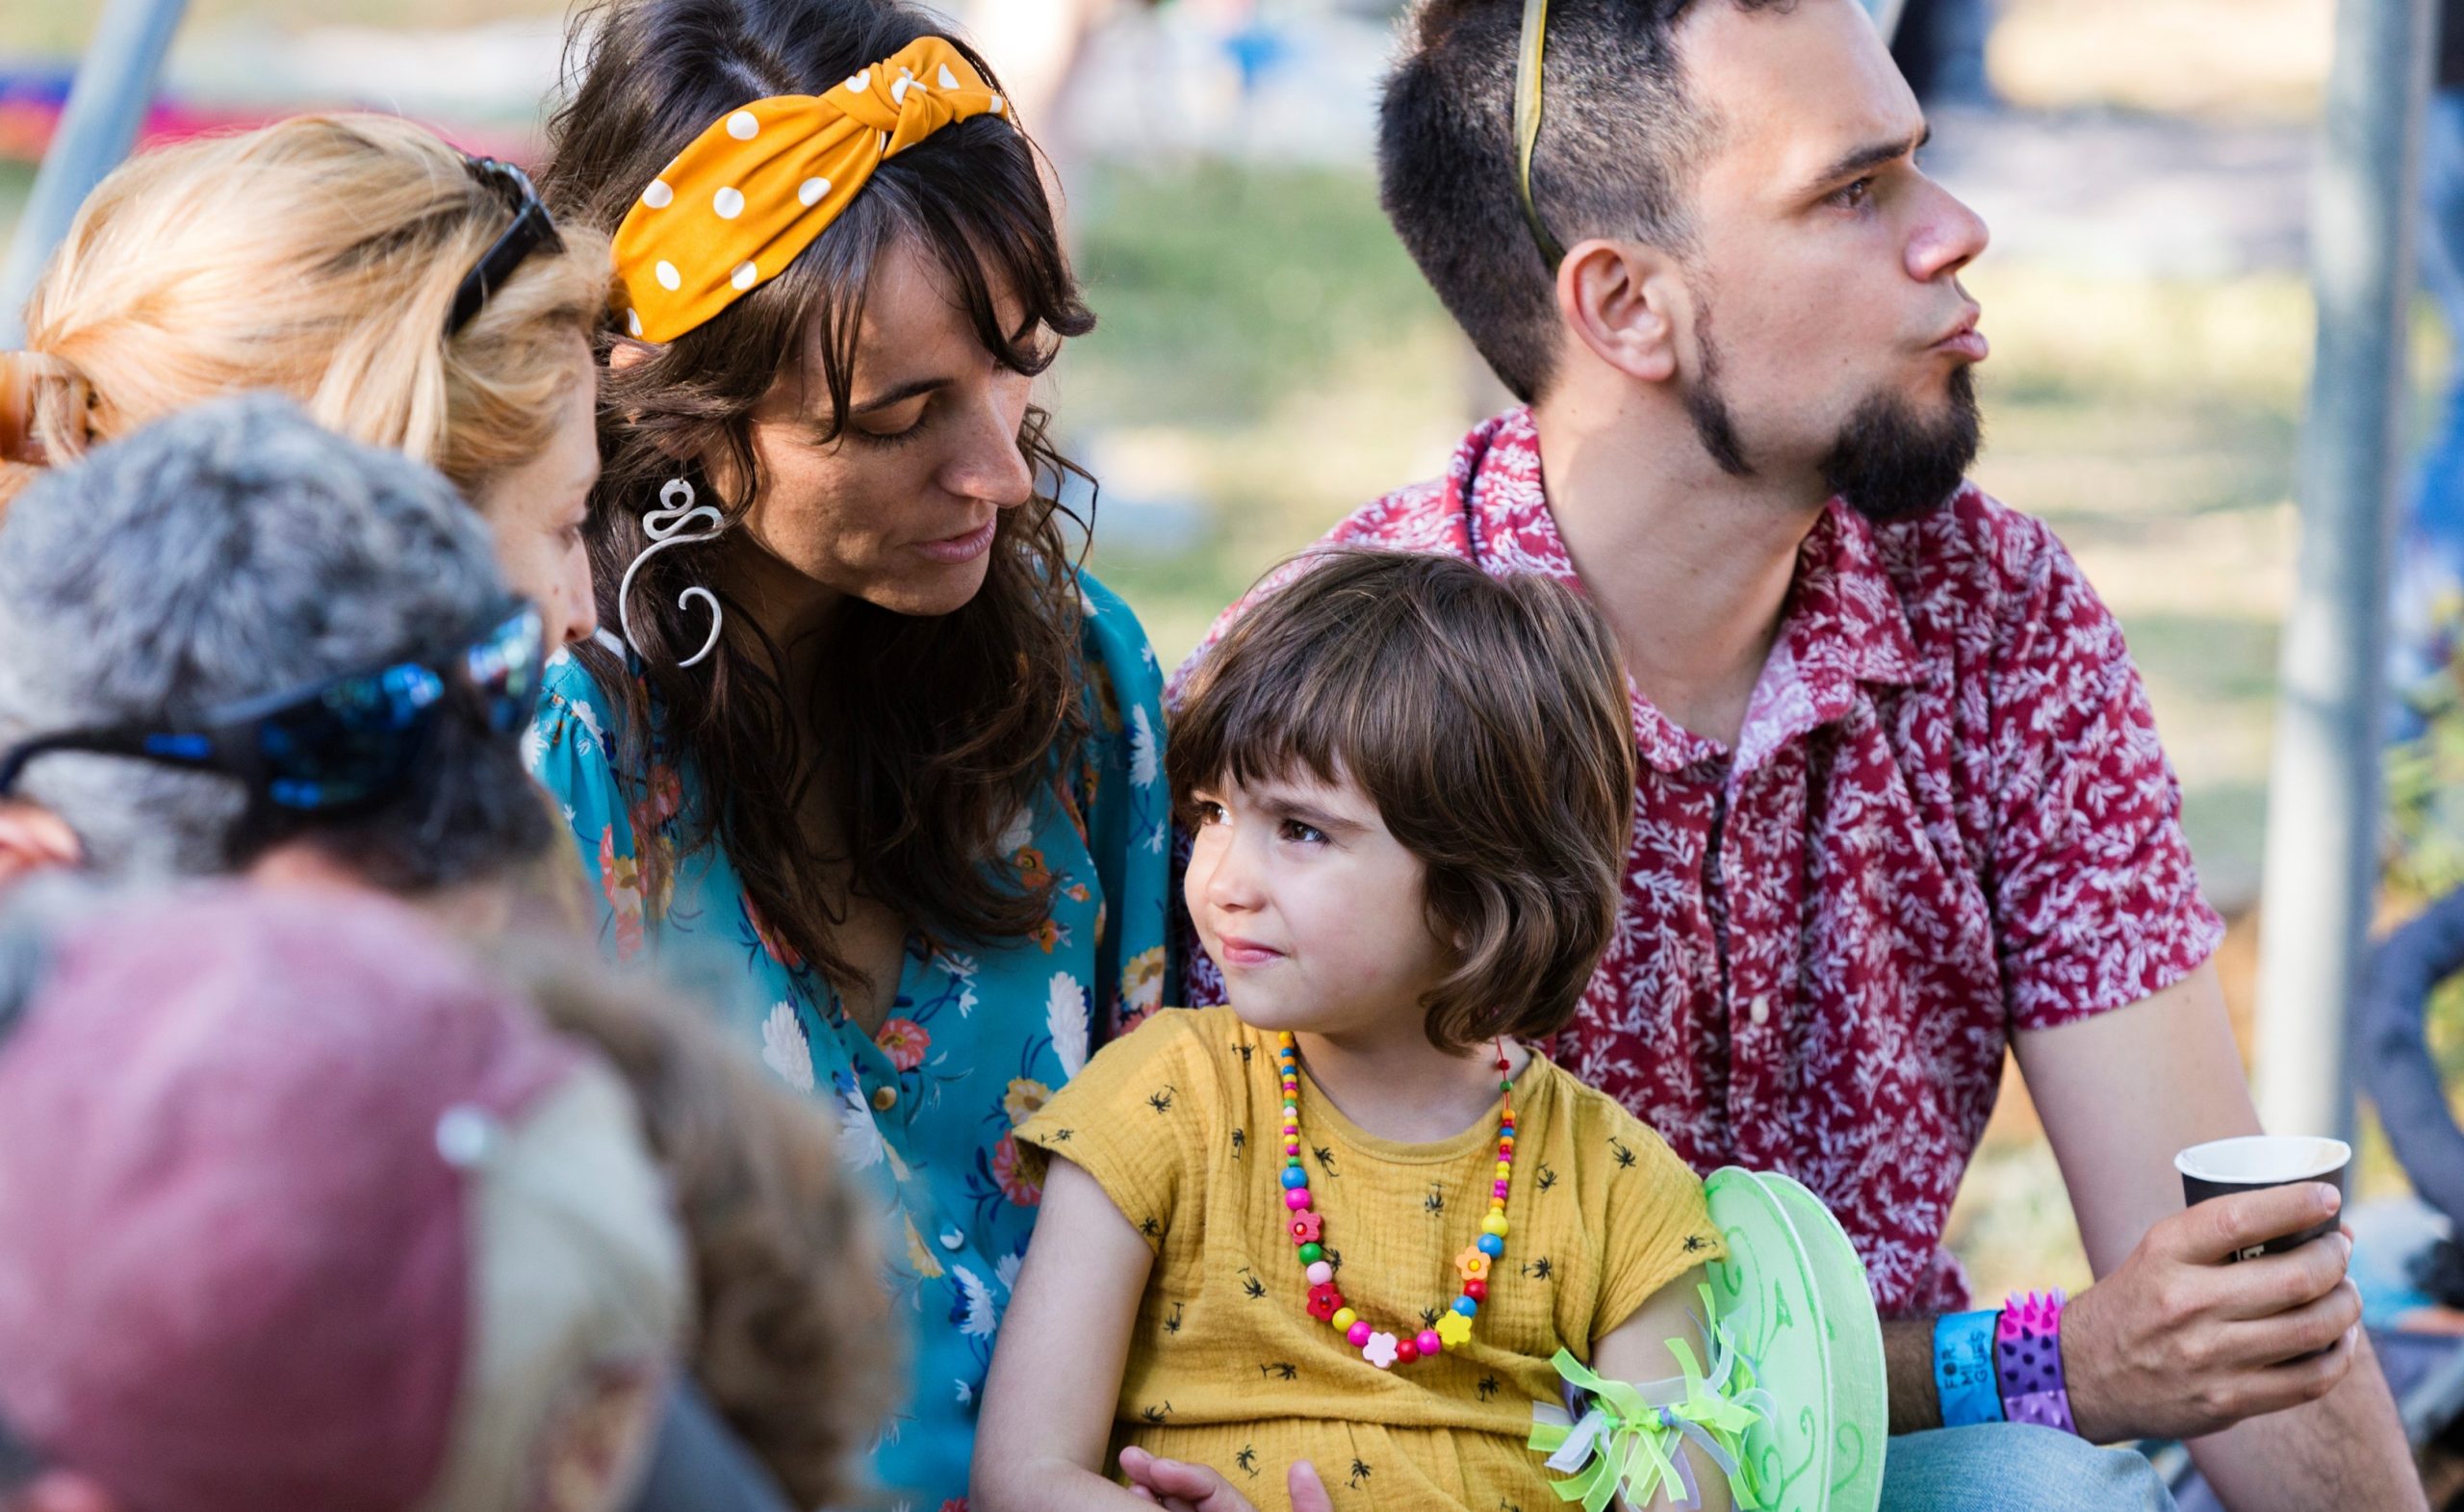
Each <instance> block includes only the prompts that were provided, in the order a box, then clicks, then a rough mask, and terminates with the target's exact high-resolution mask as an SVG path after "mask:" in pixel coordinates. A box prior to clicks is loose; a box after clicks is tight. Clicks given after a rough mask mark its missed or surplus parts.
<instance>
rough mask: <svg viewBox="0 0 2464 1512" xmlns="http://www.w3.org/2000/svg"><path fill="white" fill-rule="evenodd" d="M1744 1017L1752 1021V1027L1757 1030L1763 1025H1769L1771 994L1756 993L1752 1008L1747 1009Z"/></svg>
mask: <svg viewBox="0 0 2464 1512" xmlns="http://www.w3.org/2000/svg"><path fill="white" fill-rule="evenodd" d="M1745 1016H1746V1017H1748V1018H1751V1019H1753V1020H1754V1027H1755V1028H1757V1029H1759V1028H1761V1027H1762V1026H1763V1025H1764V1024H1767V1023H1769V1022H1770V1021H1771V994H1770V993H1768V992H1760V993H1757V994H1756V995H1755V999H1754V1002H1753V1004H1752V1006H1751V1007H1749V1008H1747V1010H1746V1012H1745Z"/></svg>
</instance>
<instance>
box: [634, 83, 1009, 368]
mask: <svg viewBox="0 0 2464 1512" xmlns="http://www.w3.org/2000/svg"><path fill="white" fill-rule="evenodd" d="M1008 114H1009V106H1008V104H1007V102H1005V101H1004V100H1003V99H1002V98H1001V96H1000V95H999V94H997V93H995V92H994V91H993V89H992V87H991V85H989V84H988V83H987V82H986V81H985V78H984V76H983V75H982V74H980V73H978V72H976V70H975V65H974V64H970V63H969V62H967V60H966V56H965V55H964V54H963V53H961V52H960V51H959V50H958V49H957V48H956V47H954V46H952V45H951V44H950V42H949V41H948V40H947V39H946V38H939V37H924V38H917V39H916V40H914V41H912V42H910V43H908V44H907V45H906V46H905V47H902V48H900V49H899V50H898V52H897V53H896V54H894V55H892V56H891V57H890V58H888V59H886V60H885V61H884V62H881V63H877V64H873V65H872V66H871V67H869V68H866V69H864V70H862V71H861V72H860V73H858V74H857V75H855V77H853V78H851V79H849V80H847V81H846V82H845V83H844V84H841V85H837V86H835V87H834V88H833V89H831V90H829V91H828V92H826V93H823V94H817V95H816V94H780V95H773V96H772V97H770V98H769V99H764V100H755V101H754V102H753V103H752V104H750V105H747V106H744V107H742V108H741V109H738V110H733V111H730V112H729V113H728V114H727V115H725V116H724V117H722V118H721V119H719V120H717V121H715V122H713V123H712V124H711V125H710V127H709V129H708V130H706V131H705V132H703V133H702V135H700V136H699V137H696V138H694V139H693V141H692V144H691V145H689V146H687V147H686V148H685V149H684V150H683V151H682V152H680V153H678V154H677V155H676V161H675V162H673V163H670V164H669V165H668V166H667V167H666V168H665V169H663V170H662V171H661V172H660V173H659V176H658V177H656V178H655V179H653V180H651V182H650V185H649V187H648V188H646V189H644V190H643V191H642V196H641V198H639V199H638V200H635V201H634V202H633V208H632V209H630V210H629V211H627V212H626V213H625V219H624V223H623V224H621V225H619V226H618V227H617V228H616V282H617V288H618V303H619V304H620V306H621V307H622V308H623V309H624V312H625V328H626V329H627V330H629V331H630V332H631V333H632V334H633V335H635V336H637V337H640V338H641V339H642V340H644V341H652V342H665V341H673V340H675V339H676V338H677V337H679V336H681V335H683V334H684V333H685V332H687V331H689V330H692V329H693V328H694V327H696V326H698V325H700V324H702V323H703V322H704V321H706V320H709V319H710V317H712V316H714V315H716V314H718V313H719V312H720V311H721V310H724V309H726V308H727V307H728V306H729V305H731V304H732V303H734V302H735V300H736V299H737V298H738V297H740V296H741V295H744V294H746V293H748V292H750V291H751V290H753V289H756V288H758V287H759V286H760V285H762V284H763V283H765V282H767V281H769V280H770V279H772V278H775V277H777V276H778V275H779V273H780V272H781V271H782V270H783V269H785V268H786V266H787V265H788V264H789V263H791V262H793V261H795V258H796V254H797V253H799V252H801V251H803V250H804V249H805V248H806V247H808V246H809V245H811V244H812V241H813V238H815V237H817V236H819V235H821V233H822V232H823V231H825V230H827V229H828V228H829V226H830V224H831V222H833V221H834V220H836V219H837V218H838V217H839V216H840V214H841V213H843V212H844V211H845V210H846V208H847V206H848V205H849V204H850V203H851V202H853V201H854V199H855V197H856V196H857V195H858V194H859V193H860V192H862V191H863V188H864V185H865V184H866V183H867V182H869V181H870V180H871V178H872V176H873V172H874V170H875V169H877V168H879V167H881V165H882V162H883V160H884V159H886V158H891V157H895V156H897V155H898V154H899V153H901V152H904V151H906V150H907V149H908V148H910V147H911V146H913V145H915V144H916V143H917V142H919V141H923V140H924V139H925V138H927V137H929V136H931V135H933V133H935V132H937V131H939V130H940V129H941V128H942V127H944V126H949V125H954V124H956V123H957V122H959V121H963V120H966V119H968V118H970V117H972V116H976V115H1004V116H1006V115H1008Z"/></svg>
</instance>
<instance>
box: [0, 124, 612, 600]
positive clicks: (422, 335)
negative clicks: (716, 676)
mask: <svg viewBox="0 0 2464 1512" xmlns="http://www.w3.org/2000/svg"><path fill="white" fill-rule="evenodd" d="M607 285H608V263H607V243H606V241H605V239H604V238H603V237H601V236H599V235H598V234H596V233H594V232H591V231H587V230H569V229H568V228H564V227H559V226H557V225H555V224H554V223H553V222H552V220H551V219H550V218H549V217H548V214H547V211H546V210H545V208H544V207H542V206H540V205H539V204H538V202H537V200H536V198H535V196H534V195H532V194H531V192H530V191H529V188H528V183H527V180H526V178H524V177H523V176H522V175H520V174H519V173H517V172H514V171H511V170H508V169H506V168H504V167H502V166H488V165H481V164H475V163H474V162H472V161H471V160H468V159H466V158H465V157H464V156H463V155H462V154H461V153H460V152H458V151H456V150H455V149H453V148H452V147H449V146H448V145H447V144H446V143H445V142H444V141H442V140H441V139H439V138H438V137H437V136H436V135H435V134H434V133H432V132H429V131H426V130H424V128H422V127H419V126H416V125H413V124H411V123H409V122H407V121H402V120H398V119H394V118H392V117H389V116H382V115H341V116H301V117H297V118H295V119H291V120H285V121H280V122H277V123H275V124H273V125H270V126H267V127H264V128H262V129H260V130H256V131H251V132H247V133H245V134H244V135H240V136H235V137H217V138H209V139H204V140H200V141H190V142H183V143H180V144H178V145H176V146H170V147H166V148H163V149H161V150H159V151H155V152H149V153H146V154H144V155H142V156H140V157H137V158H134V159H132V160H130V161H129V162H128V163H126V164H124V165H122V166H121V167H119V168H118V169H117V170H116V171H115V172H114V173H113V174H112V175H111V176H110V177H109V178H107V179H105V180H104V181H103V183H102V184H101V186H100V187H98V188H97V189H96V190H95V191H94V192H93V193H92V194H91V195H90V196H89V197H88V199H87V200H86V202H85V204H84V206H83V207H82V208H81V209H80V210H79V211H78V214H77V219H76V221H75V223H74V224H73V225H71V227H70V228H69V232H68V238H67V240H66V241H65V242H64V243H62V245H61V247H60V248H59V250H58V251H57V252H56V253H55V254H54V255H53V257H52V259H51V262H50V264H49V265H48V267H47V269H46V270H45V272H44V274H43V277H42V279H41V280H40V281H39V283H38V284H37V285H36V287H35V292H34V295H33V297H32V298H31V299H29V300H28V301H27V304H26V312H25V314H26V320H25V323H26V348H27V351H28V352H29V353H31V354H32V355H33V357H34V358H35V359H36V361H35V362H33V363H32V364H25V365H16V364H11V363H10V362H9V361H8V360H7V359H6V358H0V390H13V391H15V392H16V393H17V394H20V395H23V396H24V397H17V398H13V399H12V400H10V401H7V402H9V403H13V404H14V405H15V406H16V407H17V408H18V409H19V410H21V411H23V412H26V413H30V414H31V415H32V416H33V417H34V422H33V424H32V427H31V430H32V435H33V438H34V440H35V442H36V443H37V444H38V447H39V455H40V457H41V458H43V459H47V460H49V461H50V462H52V463H54V464H65V463H67V462H70V461H73V460H74V459H75V458H77V457H78V456H81V455H83V454H84V452H85V451H86V449H87V448H89V447H90V446H92V445H94V444H96V443H99V442H104V441H110V440H113V439H115V438H116V437H119V436H124V435H127V434H129V433H130V432H132V431H134V430H136V429H138V428H139V427H141V426H142V425H144V424H146V423H148V422H150V421H154V420H158V419H160V418H162V417H163V416H165V415H168V414H170V413H172V412H174V411H176V410H180V409H184V408H186V407H188V406H189V405H192V404H195V403H198V402H200V401H202V400H204V399H209V398H212V397H216V396H218V395H223V394H230V393H234V392H237V391H240V390H246V389H269V390H272V391H274V392H277V393H281V394H287V395H289V396H291V397H293V398H295V399H296V400H298V401H299V403H300V404H302V405H303V406H305V407H306V409H307V411H308V413H309V414H310V415H311V416H312V417H314V418H315V419H316V420H317V421H318V422H319V423H321V424H323V425H325V426H326V427H327V428H329V429H331V430H333V431H335V432H336V433H338V434H341V435H345V436H348V437H350V438H352V439H353V440H357V441H363V442H366V443H368V444H369V445H371V446H378V447H386V448H392V449H395V450H398V451H401V452H404V453H406V454H408V455H409V456H410V457H412V458H413V459H415V460H417V461H421V462H424V463H427V464H428V465H430V466H432V467H434V468H436V469H437V470H438V471H439V472H441V473H443V474H445V475H446V476H447V477H448V478H449V479H451V480H452V482H453V485H454V487H455V488H457V489H459V490H460V491H461V493H462V495H463V497H464V498H465V499H466V500H469V502H470V503H471V505H472V506H473V507H474V508H475V509H476V510H477V511H478V513H479V515H480V517H481V518H482V519H483V520H484V521H485V522H486V524H487V525H488V528H489V531H490V533H491V535H492V536H493V537H494V539H495V541H496V546H497V551H498V555H499V557H500V558H501V562H502V564H503V569H504V576H505V577H506V580H507V581H509V582H510V583H511V584H512V585H513V588H514V590H515V591H516V592H518V593H521V594H523V595H524V596H526V597H527V598H528V599H530V600H531V601H532V602H534V603H536V604H537V605H538V606H539V612H540V614H541V615H542V617H543V618H544V620H545V622H546V626H547V632H548V639H549V644H550V646H551V648H553V647H556V646H561V645H565V644H567V643H569V642H572V641H576V640H579V639H581V638H582V637H584V636H586V635H588V634H589V633H590V632H591V629H592V628H593V627H594V626H595V624H596V621H595V619H594V617H593V601H592V595H591V591H590V567H589V563H588V561H587V560H586V559H585V558H584V555H583V552H582V548H581V521H582V512H583V509H584V506H585V503H586V501H587V500H588V497H589V494H590V487H591V484H592V482H593V481H594V480H595V479H596V478H597V477H598V475H599V456H598V449H597V448H596V446H595V445H594V438H593V432H592V401H593V399H594V398H595V397H597V393H598V389H597V383H596V380H595V378H594V375H593V370H592V367H591V362H590V352H589V345H588V342H587V341H586V340H585V337H586V335H587V333H588V332H589V331H590V330H591V329H592V328H593V327H594V326H595V325H596V324H597V323H598V321H599V320H600V319H601V317H602V315H603V312H604V310H605V308H606V300H607ZM72 380H73V381H72ZM0 407H5V406H0ZM22 460H24V459H22V458H16V457H6V458H0V461H10V462H19V461H22ZM30 479H31V474H29V473H28V472H27V471H26V470H25V469H24V468H22V467H12V468H8V469H5V470H0V509H5V508H6V507H7V502H8V500H9V499H10V498H11V497H12V496H13V495H14V494H15V493H16V492H17V491H18V490H20V489H22V488H23V487H25V485H26V484H27V482H29V481H30Z"/></svg>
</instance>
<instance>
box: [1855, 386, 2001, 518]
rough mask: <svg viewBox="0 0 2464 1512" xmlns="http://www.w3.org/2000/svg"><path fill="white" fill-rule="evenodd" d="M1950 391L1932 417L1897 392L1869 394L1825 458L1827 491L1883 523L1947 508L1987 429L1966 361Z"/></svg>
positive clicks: (1859, 511) (1866, 515) (1974, 457)
mask: <svg viewBox="0 0 2464 1512" xmlns="http://www.w3.org/2000/svg"><path fill="white" fill-rule="evenodd" d="M1948 387H1949V391H1950V392H1949V402H1948V404H1947V406H1946V407H1945V408H1943V409H1942V410H1940V411H1938V412H1937V413H1935V414H1932V415H1923V414H1919V413H1918V412H1917V410H1916V407H1915V406H1914V405H1912V404H1911V403H1909V402H1908V400H1906V399H1904V398H1902V397H1899V396H1898V395H1896V394H1875V395H1872V396H1869V397H1867V398H1866V400H1865V402H1864V403H1862V404H1860V405H1858V406H1857V412H1856V413H1855V414H1853V415H1851V416H1849V417H1848V423H1846V424H1844V425H1842V426H1840V427H1839V438H1838V439H1837V440H1836V441H1834V442H1833V443H1832V444H1831V454H1830V455H1829V456H1826V457H1824V458H1823V459H1822V481H1823V484H1824V486H1826V487H1828V488H1829V489H1830V490H1831V491H1832V492H1833V493H1835V494H1837V495H1838V496H1839V497H1840V498H1842V499H1844V500H1848V502H1849V504H1850V506H1851V507H1853V508H1854V509H1855V510H1856V511H1857V512H1858V513H1859V514H1861V515H1863V516H1864V517H1865V518H1866V519H1868V520H1871V521H1874V522H1875V523H1876V524H1886V523H1887V522H1889V521H1893V520H1912V519H1914V518H1916V517H1917V516H1919V515H1926V514H1931V513H1933V512H1934V511H1935V510H1937V509H1939V508H1940V507H1942V505H1944V504H1946V503H1948V502H1949V501H1950V499H1951V496H1952V495H1953V494H1955V493H1957V492H1958V491H1959V486H1960V480H1961V479H1962V478H1963V477H1965V476H1966V475H1967V469H1968V464H1969V463H1971V462H1974V461H1975V460H1976V448H1977V442H1978V440H1979V438H1980V437H1981V436H1982V434H1983V431H1984V424H1983V422H1982V420H1981V418H1980V417H1979V415H1978V413H1977V408H1976V376H1975V373H1974V372H1973V371H1972V370H1970V369H1969V368H1968V366H1967V365H1966V364H1965V363H1962V364H1961V365H1960V366H1958V367H1956V368H1953V369H1952V370H1951V377H1950V383H1949V385H1948Z"/></svg>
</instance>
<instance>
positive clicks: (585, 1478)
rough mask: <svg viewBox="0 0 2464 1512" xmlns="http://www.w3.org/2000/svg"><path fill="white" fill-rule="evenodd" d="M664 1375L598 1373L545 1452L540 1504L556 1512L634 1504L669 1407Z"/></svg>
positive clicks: (602, 1369) (560, 1417) (631, 1368)
mask: <svg viewBox="0 0 2464 1512" xmlns="http://www.w3.org/2000/svg"><path fill="white" fill-rule="evenodd" d="M666 1395H667V1376H666V1372H665V1371H661V1370H659V1369H657V1368H656V1367H655V1366H648V1365H603V1366H597V1367H594V1368H592V1369H591V1371H589V1373H588V1375H587V1377H586V1378H585V1379H584V1380H583V1381H582V1382H581V1383H580V1385H579V1386H578V1388H577V1389H576V1391H575V1393H574V1396H573V1398H572V1399H571V1400H570V1401H568V1402H566V1403H565V1404H564V1406H563V1408H562V1410H560V1411H559V1412H557V1413H556V1414H555V1415H554V1418H553V1419H552V1422H550V1423H549V1425H548V1429H547V1432H546V1434H545V1436H544V1437H545V1442H544V1443H542V1444H541V1445H540V1446H539V1462H538V1470H539V1480H538V1482H537V1485H538V1488H539V1497H538V1504H539V1505H540V1506H542V1507H544V1508H547V1509H549V1512H610V1509H611V1508H615V1507H621V1506H624V1505H627V1504H628V1502H629V1493H630V1492H631V1491H632V1490H633V1488H634V1487H635V1486H636V1485H638V1484H639V1483H640V1481H641V1478H642V1474H643V1472H644V1471H645V1470H647V1469H648V1468H649V1465H650V1458H651V1450H652V1448H653V1447H654V1442H655V1440H656V1438H657V1437H658V1422H659V1419H658V1413H659V1408H660V1407H661V1405H662V1404H663V1403H664V1402H665V1400H666Z"/></svg>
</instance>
